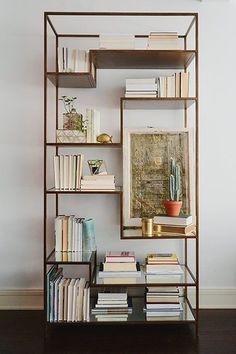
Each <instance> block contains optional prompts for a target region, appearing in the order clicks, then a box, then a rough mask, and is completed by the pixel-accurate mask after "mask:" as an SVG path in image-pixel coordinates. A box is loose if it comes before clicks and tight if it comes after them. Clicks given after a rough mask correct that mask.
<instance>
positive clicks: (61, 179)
mask: <svg viewBox="0 0 236 354" xmlns="http://www.w3.org/2000/svg"><path fill="white" fill-rule="evenodd" d="M59 161H60V190H63V189H64V155H59Z"/></svg>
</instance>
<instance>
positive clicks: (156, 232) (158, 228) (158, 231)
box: [152, 224, 161, 236]
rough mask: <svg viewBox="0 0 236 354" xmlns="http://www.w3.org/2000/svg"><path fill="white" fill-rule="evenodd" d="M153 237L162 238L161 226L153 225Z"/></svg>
mask: <svg viewBox="0 0 236 354" xmlns="http://www.w3.org/2000/svg"><path fill="white" fill-rule="evenodd" d="M152 229H153V236H161V225H159V224H153V228H152Z"/></svg>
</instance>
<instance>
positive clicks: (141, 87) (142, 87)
mask: <svg viewBox="0 0 236 354" xmlns="http://www.w3.org/2000/svg"><path fill="white" fill-rule="evenodd" d="M126 91H157V84H156V83H155V84H127V85H126Z"/></svg>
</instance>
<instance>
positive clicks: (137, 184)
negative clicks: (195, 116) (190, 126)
mask: <svg viewBox="0 0 236 354" xmlns="http://www.w3.org/2000/svg"><path fill="white" fill-rule="evenodd" d="M128 144H129V153H128V161H127V162H128V164H127V167H128V174H129V176H128V188H127V189H128V190H124V193H129V196H128V198H127V199H126V200H128V201H129V204H128V205H127V203H126V205H125V208H127V207H128V209H129V210H128V213H126V215H128V219H129V221H132V220H137V219H141V218H142V217H154V216H155V215H157V214H164V213H165V208H164V203H163V202H164V200H166V199H169V187H168V186H169V168H170V167H169V164H170V159H171V157H172V158H174V159H175V160H176V162H177V163H178V164H179V165H180V169H181V189H180V200H182V202H183V206H182V212H183V213H187V214H188V213H189V212H190V196H189V194H190V192H189V184H190V183H189V149H188V145H189V136H188V132H186V131H176V132H172V131H171V132H168V131H164V132H163V131H160V132H156V131H155V132H150V133H149V132H147V133H146V132H143V133H142V132H138V133H136V132H134V133H132V132H130V134H129V142H128ZM124 185H127V184H126V183H124ZM125 189H126V188H125ZM125 219H126V220H127V218H125ZM126 224H127V223H126ZM128 224H129V226H132V222H131V224H130V222H129V223H128ZM134 225H136V226H137V223H134Z"/></svg>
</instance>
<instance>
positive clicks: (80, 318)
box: [77, 278, 86, 321]
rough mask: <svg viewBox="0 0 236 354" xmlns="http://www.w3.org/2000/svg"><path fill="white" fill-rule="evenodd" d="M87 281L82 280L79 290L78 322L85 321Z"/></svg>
mask: <svg viewBox="0 0 236 354" xmlns="http://www.w3.org/2000/svg"><path fill="white" fill-rule="evenodd" d="M85 284H86V280H85V278H81V279H80V281H79V290H78V294H77V321H83V300H84V296H83V295H84V288H85Z"/></svg>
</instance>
